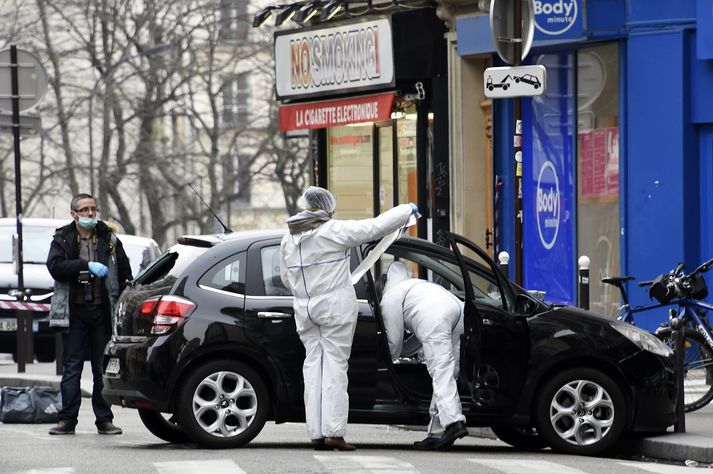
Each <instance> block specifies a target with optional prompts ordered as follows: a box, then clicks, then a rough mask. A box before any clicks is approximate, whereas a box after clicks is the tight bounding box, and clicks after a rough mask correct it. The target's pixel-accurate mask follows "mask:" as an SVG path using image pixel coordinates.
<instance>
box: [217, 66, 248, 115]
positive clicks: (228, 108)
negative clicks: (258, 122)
mask: <svg viewBox="0 0 713 474" xmlns="http://www.w3.org/2000/svg"><path fill="white" fill-rule="evenodd" d="M222 93H223V125H224V126H225V127H236V126H240V125H245V124H246V123H247V121H248V96H249V90H248V76H247V74H237V75H232V76H228V77H227V78H226V79H225V81H224V82H223V89H222Z"/></svg>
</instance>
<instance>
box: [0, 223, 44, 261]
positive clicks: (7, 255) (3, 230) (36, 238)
mask: <svg viewBox="0 0 713 474" xmlns="http://www.w3.org/2000/svg"><path fill="white" fill-rule="evenodd" d="M16 233H17V228H16V227H15V226H5V225H3V226H0V263H10V262H12V261H13V255H12V252H13V247H12V236H13V235H14V234H16ZM54 233H55V229H54V227H48V226H33V225H28V224H23V225H22V260H23V261H24V262H25V263H46V262H47V254H48V253H49V250H50V244H51V243H52V237H53V236H54Z"/></svg>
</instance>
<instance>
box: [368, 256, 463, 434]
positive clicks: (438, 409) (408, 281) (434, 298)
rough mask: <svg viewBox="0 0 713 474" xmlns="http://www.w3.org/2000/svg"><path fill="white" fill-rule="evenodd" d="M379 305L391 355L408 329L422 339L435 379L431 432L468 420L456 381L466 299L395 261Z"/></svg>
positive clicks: (395, 356) (399, 350) (394, 355)
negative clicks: (415, 274) (420, 276)
mask: <svg viewBox="0 0 713 474" xmlns="http://www.w3.org/2000/svg"><path fill="white" fill-rule="evenodd" d="M380 306H381V316H382V318H383V320H384V328H385V330H386V335H387V338H388V341H389V351H390V352H391V358H392V360H394V361H396V360H398V358H399V356H400V355H401V353H402V349H403V334H404V328H406V329H408V330H409V331H411V333H412V334H413V335H414V336H415V337H417V338H418V340H419V341H421V343H422V344H423V355H424V359H425V361H426V368H427V369H428V373H429V375H430V376H431V379H432V382H433V397H432V398H431V406H430V409H429V412H430V414H431V423H430V424H429V425H428V435H429V436H437V435H439V434H440V433H442V432H443V430H444V428H445V427H446V426H448V425H450V424H451V423H455V422H457V421H465V417H464V416H463V413H462V410H461V404H460V396H459V395H458V387H457V385H456V377H457V374H458V365H459V359H460V357H459V356H460V336H461V334H463V302H462V301H461V300H459V299H458V298H457V297H456V296H455V295H453V294H452V293H451V292H449V291H448V290H446V289H445V288H443V287H442V286H440V285H437V284H435V283H431V282H429V281H426V280H419V279H416V278H409V275H408V270H407V269H406V266H405V265H404V264H403V263H402V262H394V263H392V264H391V265H390V266H389V269H388V271H387V278H386V284H385V285H384V296H383V297H382V298H381V304H380Z"/></svg>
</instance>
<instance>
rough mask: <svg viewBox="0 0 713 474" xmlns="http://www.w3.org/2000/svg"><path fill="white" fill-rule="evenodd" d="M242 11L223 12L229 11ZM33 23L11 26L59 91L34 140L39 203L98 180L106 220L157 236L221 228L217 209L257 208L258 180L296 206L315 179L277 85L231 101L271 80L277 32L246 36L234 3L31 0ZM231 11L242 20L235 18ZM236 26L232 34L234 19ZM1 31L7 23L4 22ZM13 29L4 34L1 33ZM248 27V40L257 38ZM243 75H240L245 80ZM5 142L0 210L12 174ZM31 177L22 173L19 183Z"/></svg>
mask: <svg viewBox="0 0 713 474" xmlns="http://www.w3.org/2000/svg"><path fill="white" fill-rule="evenodd" d="M234 5H238V6H239V8H231V9H228V10H226V6H234ZM14 6H16V7H17V9H18V11H20V9H24V11H25V13H27V10H28V9H30V8H34V13H35V14H34V15H32V14H28V15H21V14H19V13H18V14H16V15H15V17H16V18H17V19H18V21H19V19H20V18H35V20H32V21H31V20H28V21H26V24H25V25H23V27H22V28H20V27H17V26H15V27H13V29H12V31H9V33H11V34H12V35H13V37H16V39H17V40H18V41H20V40H21V41H22V42H23V43H27V44H28V45H30V47H31V49H33V50H34V51H36V52H37V54H38V55H40V57H42V58H43V59H44V60H45V62H46V65H47V71H48V75H49V82H50V87H51V97H49V98H48V100H46V103H44V104H43V105H42V107H41V108H40V113H41V114H42V120H43V127H44V133H43V136H42V138H41V140H37V141H36V143H35V144H34V145H33V146H32V147H31V149H30V148H28V153H27V154H26V156H27V158H26V159H27V162H28V163H31V164H32V165H33V166H32V177H33V178H32V180H31V186H30V188H31V189H27V190H26V191H27V192H26V193H24V194H23V195H24V196H25V197H24V198H23V199H25V200H27V203H26V204H30V205H31V206H34V208H36V209H41V208H48V207H51V206H53V205H54V202H56V201H57V200H61V199H65V200H67V201H68V198H67V196H68V195H70V194H76V193H77V192H80V191H85V190H87V189H88V188H94V187H95V186H94V185H95V184H96V193H95V194H96V197H97V200H98V203H99V206H100V207H101V209H102V218H104V219H105V220H112V221H115V222H117V223H119V224H120V225H121V226H122V227H123V229H124V231H126V232H128V233H139V232H147V231H148V233H150V234H151V235H152V237H154V238H155V239H156V240H157V241H158V242H159V243H160V244H164V243H165V242H167V240H168V232H169V231H170V230H172V229H174V230H175V229H180V230H181V231H186V230H189V229H199V230H200V231H202V232H207V231H211V230H212V229H213V221H214V220H213V217H212V215H211V214H210V212H209V211H208V210H207V209H206V208H205V206H203V205H202V204H200V201H199V200H198V199H197V198H196V196H195V195H193V193H192V191H190V190H189V189H188V188H187V186H188V184H193V185H194V187H195V188H197V189H198V192H199V193H201V194H202V195H203V197H204V198H205V200H206V201H207V202H208V204H209V206H210V207H211V208H212V209H214V210H216V212H219V213H223V214H224V215H225V214H228V215H229V214H230V213H231V206H233V205H240V206H244V207H245V206H247V207H249V206H250V195H249V194H250V189H251V185H252V183H253V182H254V181H255V180H256V179H260V180H262V181H263V182H272V183H275V185H277V188H276V189H282V192H283V195H284V197H285V209H286V210H287V211H288V212H290V213H292V212H294V210H295V202H296V199H297V196H299V193H300V192H301V190H302V189H303V188H304V184H305V182H306V178H307V174H306V173H307V168H308V166H307V165H308V162H307V150H306V143H305V141H304V140H298V141H293V140H289V141H285V140H283V139H282V138H281V137H280V135H279V131H278V130H277V129H276V117H277V109H276V105H275V99H274V95H273V93H272V88H271V87H270V88H269V89H267V90H265V88H264V86H263V87H256V88H253V89H250V90H249V91H248V93H249V107H248V106H246V105H245V104H242V105H240V106H239V107H238V108H237V109H236V110H234V111H233V112H231V114H230V115H231V117H232V118H229V117H228V112H230V109H229V107H227V106H226V100H227V98H228V97H231V94H233V92H234V91H232V89H230V88H232V87H234V86H235V85H236V84H238V83H236V82H235V81H236V80H237V79H239V80H240V83H239V84H238V85H239V89H240V93H242V94H245V93H246V91H245V90H244V89H245V88H246V87H248V86H249V84H250V82H251V81H252V82H255V83H257V84H260V85H264V84H272V83H273V79H272V74H273V69H272V39H271V36H269V35H264V34H257V35H255V34H254V33H253V32H252V31H248V30H249V20H250V18H249V17H248V8H247V6H246V5H245V4H239V3H238V2H234V1H229V0H203V1H188V0H186V1H181V2H175V1H172V0H143V1H138V2H137V1H135V0H87V1H85V2H76V1H74V0H51V1H50V0H35V2H34V3H33V4H25V3H22V2H16V3H15V4H14ZM226 11H229V12H231V13H230V14H235V12H238V16H235V17H231V18H229V20H230V22H226V17H225V15H226ZM228 24H229V25H230V26H231V27H235V25H237V27H238V29H239V31H240V32H241V36H240V38H238V40H237V41H236V40H235V38H233V40H232V41H230V40H229V39H230V38H228V37H227V36H226V26H227V25H228ZM0 30H2V28H1V27H0ZM0 32H2V33H6V32H5V31H0ZM248 33H249V34H248ZM236 78H237V79H236ZM5 144H6V142H2V141H0V173H2V175H0V194H1V195H2V199H0V212H2V213H3V214H6V212H7V207H8V206H7V204H6V199H7V198H6V195H8V194H9V193H10V192H11V189H10V188H9V187H8V186H7V183H9V180H8V178H9V177H11V176H12V175H11V174H9V169H8V160H7V158H6V156H7V155H6V152H5V150H6V149H7V147H6V146H5ZM23 180H24V178H23Z"/></svg>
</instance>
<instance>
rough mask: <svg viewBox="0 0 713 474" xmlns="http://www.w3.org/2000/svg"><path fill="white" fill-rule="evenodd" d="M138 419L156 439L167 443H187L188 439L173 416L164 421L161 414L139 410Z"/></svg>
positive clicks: (154, 411) (143, 409)
mask: <svg viewBox="0 0 713 474" xmlns="http://www.w3.org/2000/svg"><path fill="white" fill-rule="evenodd" d="M138 411H139V418H141V422H142V423H143V424H144V426H145V427H146V429H147V430H149V431H150V432H151V434H153V435H154V436H156V437H157V438H160V439H162V440H164V441H168V442H169V443H176V444H179V443H187V442H188V441H190V438H189V437H188V435H186V433H185V432H184V431H183V429H182V428H181V426H180V425H179V424H178V422H177V421H176V419H175V416H171V418H168V419H166V418H165V417H164V416H163V414H161V412H158V411H156V410H149V409H145V408H139V410H138Z"/></svg>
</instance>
